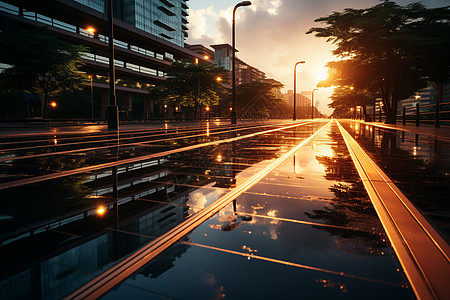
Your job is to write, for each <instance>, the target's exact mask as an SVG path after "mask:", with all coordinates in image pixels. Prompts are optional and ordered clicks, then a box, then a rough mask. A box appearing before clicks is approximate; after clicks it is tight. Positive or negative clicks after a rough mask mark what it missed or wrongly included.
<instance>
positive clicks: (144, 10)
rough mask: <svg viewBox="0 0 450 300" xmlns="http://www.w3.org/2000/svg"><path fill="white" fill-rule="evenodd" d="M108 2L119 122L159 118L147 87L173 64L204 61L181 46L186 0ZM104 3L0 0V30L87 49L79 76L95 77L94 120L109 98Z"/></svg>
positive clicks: (0, 64)
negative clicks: (31, 32) (39, 33)
mask: <svg viewBox="0 0 450 300" xmlns="http://www.w3.org/2000/svg"><path fill="white" fill-rule="evenodd" d="M112 1H113V8H114V12H113V16H114V65H115V75H116V81H117V84H116V92H117V105H118V106H119V109H120V110H121V114H123V116H122V115H121V118H122V117H124V118H126V117H136V118H140V117H144V118H160V117H162V114H163V113H164V112H163V110H162V109H161V107H159V106H158V105H156V104H154V103H153V101H152V99H150V96H149V92H148V90H147V87H149V86H151V85H159V84H161V83H162V82H164V81H165V79H166V78H165V76H166V72H167V70H169V69H170V68H171V64H172V62H173V61H174V60H179V59H183V58H189V59H192V60H193V61H198V60H202V61H208V59H205V58H204V56H203V55H200V54H198V53H196V52H194V51H192V50H189V49H186V48H185V47H184V38H185V37H186V36H187V30H188V28H187V27H186V24H187V23H188V21H187V18H186V17H187V9H188V6H187V4H186V2H187V1H188V0H112ZM107 3H108V1H107V0H40V1H35V0H21V1H17V0H3V1H0V30H8V29H16V28H22V29H36V28H40V29H43V30H45V31H47V32H48V33H49V34H52V35H55V36H57V37H58V38H60V39H62V40H66V41H69V42H71V43H75V44H81V45H84V46H86V50H87V51H86V52H83V53H81V57H82V60H83V63H84V66H83V71H84V72H86V73H87V74H90V75H91V76H92V78H94V80H93V84H92V85H93V90H94V91H95V92H96V93H94V94H96V95H97V99H96V101H98V102H100V105H99V106H100V108H99V109H97V111H96V112H95V114H94V115H95V116H96V117H100V118H104V117H105V112H106V106H107V105H108V93H109V85H108V84H107V80H108V76H109V74H108V73H109V67H108V64H109V50H108V49H109V48H108V45H109V44H108V41H109V30H108V28H109V27H108V13H107V12H108V9H107V6H106V5H107ZM6 63H7V62H5V61H2V58H1V57H0V72H1V71H2V70H3V69H6V68H8V67H9V66H8V65H6ZM130 82H134V84H132V85H130V84H129V83H130ZM98 94H101V96H100V97H99V96H98ZM98 98H101V99H98ZM142 98H143V100H142Z"/></svg>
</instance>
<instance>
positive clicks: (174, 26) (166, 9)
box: [75, 0, 189, 46]
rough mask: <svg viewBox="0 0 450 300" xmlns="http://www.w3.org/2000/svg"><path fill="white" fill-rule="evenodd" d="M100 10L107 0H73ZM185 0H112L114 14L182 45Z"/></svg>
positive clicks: (137, 26)
mask: <svg viewBox="0 0 450 300" xmlns="http://www.w3.org/2000/svg"><path fill="white" fill-rule="evenodd" d="M75 1H76V2H78V3H81V4H83V5H86V6H88V7H90V8H93V9H95V10H97V11H99V12H101V13H104V12H105V11H107V9H106V7H105V5H106V3H107V1H106V0H75ZM186 1H188V0H113V7H114V12H113V14H114V17H115V18H117V19H120V20H122V21H124V22H126V23H128V24H130V25H133V26H134V27H136V28H139V29H142V30H144V31H146V32H148V33H151V34H153V35H156V36H158V37H161V38H163V39H165V40H168V41H170V42H172V43H174V44H176V45H179V46H184V39H185V38H186V37H187V36H188V32H187V31H188V28H187V24H188V20H187V16H188V12H187V10H188V8H189V7H188V5H187V3H186Z"/></svg>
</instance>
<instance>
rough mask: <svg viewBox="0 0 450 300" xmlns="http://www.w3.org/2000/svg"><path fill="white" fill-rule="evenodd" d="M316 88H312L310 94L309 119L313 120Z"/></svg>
mask: <svg viewBox="0 0 450 300" xmlns="http://www.w3.org/2000/svg"><path fill="white" fill-rule="evenodd" d="M317 90H318V89H313V90H312V95H311V120H314V105H313V104H314V91H317Z"/></svg>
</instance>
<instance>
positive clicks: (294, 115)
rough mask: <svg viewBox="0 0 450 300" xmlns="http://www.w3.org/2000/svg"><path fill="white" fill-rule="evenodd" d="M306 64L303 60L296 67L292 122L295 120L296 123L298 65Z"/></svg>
mask: <svg viewBox="0 0 450 300" xmlns="http://www.w3.org/2000/svg"><path fill="white" fill-rule="evenodd" d="M304 63H305V61H304V60H301V61H298V62H296V63H295V66H294V114H293V115H292V120H294V121H295V120H297V114H296V113H295V109H296V106H297V102H296V98H295V97H296V96H297V90H296V86H297V77H296V73H295V71H296V69H297V65H298V64H304Z"/></svg>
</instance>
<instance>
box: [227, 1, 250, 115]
mask: <svg viewBox="0 0 450 300" xmlns="http://www.w3.org/2000/svg"><path fill="white" fill-rule="evenodd" d="M249 5H252V3H251V2H250V1H242V2H239V3H238V4H236V6H235V7H234V9H233V20H232V30H231V31H232V40H233V62H232V66H231V67H232V68H231V81H232V82H231V85H232V86H233V105H232V106H233V109H232V110H231V124H236V118H237V114H236V63H235V62H236V34H235V31H236V30H235V27H236V25H235V24H236V21H235V14H236V9H238V8H239V7H241V6H249Z"/></svg>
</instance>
